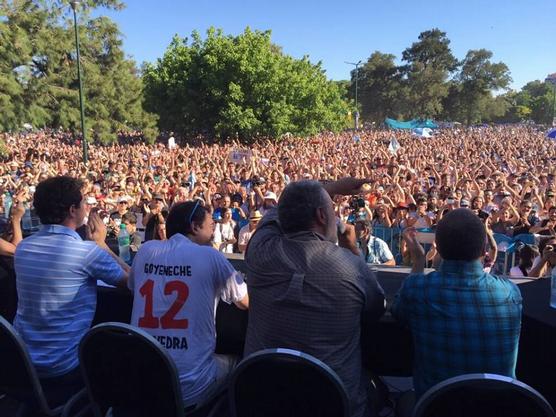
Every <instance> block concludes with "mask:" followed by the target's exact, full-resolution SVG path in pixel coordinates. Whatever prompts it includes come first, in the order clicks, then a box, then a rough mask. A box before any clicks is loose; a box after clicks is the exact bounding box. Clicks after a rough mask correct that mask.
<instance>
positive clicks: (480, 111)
mask: <svg viewBox="0 0 556 417" xmlns="http://www.w3.org/2000/svg"><path fill="white" fill-rule="evenodd" d="M491 58H492V52H490V51H487V50H486V49H479V50H470V51H469V52H467V55H466V56H465V59H464V60H463V62H462V66H461V71H460V73H459V74H458V77H457V78H458V80H459V82H460V83H461V90H460V96H461V97H460V106H461V108H462V111H463V113H464V115H465V121H466V122H467V124H471V123H475V122H478V121H481V120H482V118H483V116H484V115H485V111H486V110H487V106H488V105H489V104H490V102H491V101H492V99H491V92H492V91H495V90H500V89H503V88H506V87H507V86H508V85H509V83H510V82H511V80H512V79H511V77H510V71H509V69H508V67H507V65H506V64H504V63H502V62H498V63H492V62H491V61H490V59H491Z"/></svg>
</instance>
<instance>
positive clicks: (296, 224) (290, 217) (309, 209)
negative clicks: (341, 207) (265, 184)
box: [278, 181, 325, 233]
mask: <svg viewBox="0 0 556 417" xmlns="http://www.w3.org/2000/svg"><path fill="white" fill-rule="evenodd" d="M323 192H324V188H323V187H322V185H321V184H320V183H319V182H317V181H298V182H292V183H290V184H289V185H288V186H287V187H286V188H285V189H284V191H283V192H282V194H281V195H280V201H279V202H278V220H279V221H280V225H281V227H282V230H283V231H284V232H285V233H295V232H301V231H306V230H310V229H311V227H312V226H313V223H314V221H315V215H316V211H317V209H318V208H319V207H323V206H324V204H325V201H324V198H323Z"/></svg>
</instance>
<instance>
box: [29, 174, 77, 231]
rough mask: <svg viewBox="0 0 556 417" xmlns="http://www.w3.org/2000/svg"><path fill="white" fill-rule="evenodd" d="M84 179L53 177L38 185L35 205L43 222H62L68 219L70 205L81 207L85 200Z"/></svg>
mask: <svg viewBox="0 0 556 417" xmlns="http://www.w3.org/2000/svg"><path fill="white" fill-rule="evenodd" d="M83 186H84V183H83V181H81V180H79V179H76V178H72V177H67V176H60V177H53V178H48V179H47V180H44V181H43V182H41V183H39V185H37V189H36V191H35V196H34V200H33V205H34V207H35V211H36V212H37V215H38V216H39V218H40V219H41V223H42V224H61V223H63V222H64V220H66V219H67V217H68V216H69V213H70V207H71V206H75V207H80V205H81V201H82V200H83V194H82V193H81V190H82V189H83Z"/></svg>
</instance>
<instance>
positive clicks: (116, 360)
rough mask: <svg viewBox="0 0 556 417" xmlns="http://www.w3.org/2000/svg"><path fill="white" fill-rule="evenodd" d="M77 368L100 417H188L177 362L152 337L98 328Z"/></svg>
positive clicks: (125, 328) (116, 327) (113, 326)
mask: <svg viewBox="0 0 556 417" xmlns="http://www.w3.org/2000/svg"><path fill="white" fill-rule="evenodd" d="M79 362H80V365H81V370H82V372H83V378H84V380H85V385H86V387H87V391H88V393H89V397H90V399H91V401H92V403H93V410H94V412H95V415H96V416H104V415H113V416H114V417H120V416H126V417H127V416H130V417H131V416H137V417H184V416H185V412H184V407H183V400H182V395H181V388H180V383H179V379H178V372H177V370H176V366H175V364H174V361H173V360H172V358H171V357H170V355H169V354H168V352H166V350H165V349H164V348H162V346H160V344H159V343H158V342H157V341H156V339H154V338H153V337H152V336H151V335H149V334H148V333H146V332H144V331H142V330H140V329H138V328H135V327H132V326H130V325H127V324H123V323H103V324H99V325H97V326H95V327H93V328H92V329H91V330H89V332H88V333H87V334H86V335H85V337H83V339H82V340H81V344H80V346H79Z"/></svg>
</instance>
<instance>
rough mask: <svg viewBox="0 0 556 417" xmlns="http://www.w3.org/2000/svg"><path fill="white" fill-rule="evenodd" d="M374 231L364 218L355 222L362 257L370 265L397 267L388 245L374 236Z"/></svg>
mask: <svg viewBox="0 0 556 417" xmlns="http://www.w3.org/2000/svg"><path fill="white" fill-rule="evenodd" d="M372 231H373V227H372V226H371V222H370V221H368V220H366V219H364V218H362V219H357V220H356V221H355V235H356V237H357V244H358V245H359V251H360V252H361V257H362V258H363V259H364V260H365V262H366V263H368V264H372V265H389V266H395V265H396V261H395V260H394V255H392V251H391V250H390V248H389V247H388V244H387V243H386V242H385V241H384V240H382V239H379V238H378V237H376V236H373V233H372Z"/></svg>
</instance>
